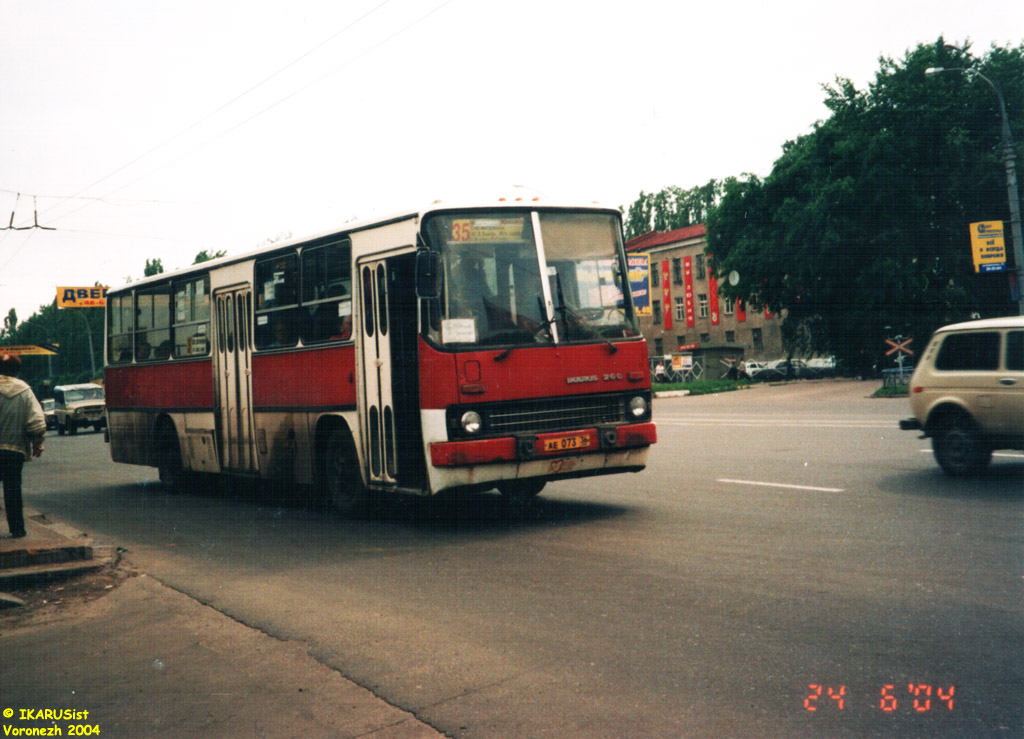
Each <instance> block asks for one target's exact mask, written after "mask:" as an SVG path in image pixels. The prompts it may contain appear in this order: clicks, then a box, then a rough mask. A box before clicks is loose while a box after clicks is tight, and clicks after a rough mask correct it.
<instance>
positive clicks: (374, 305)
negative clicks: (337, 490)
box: [359, 260, 398, 486]
mask: <svg viewBox="0 0 1024 739" xmlns="http://www.w3.org/2000/svg"><path fill="white" fill-rule="evenodd" d="M359 290H360V302H361V311H360V312H361V314H362V320H361V321H360V327H359V339H360V356H361V359H362V380H363V408H362V412H361V418H360V422H361V423H362V427H363V433H362V438H363V452H364V457H363V458H364V459H365V460H366V461H367V462H368V464H367V472H368V478H369V480H370V482H371V483H377V484H382V485H390V486H394V485H395V484H396V482H397V477H398V460H397V458H396V455H397V453H398V446H397V444H396V443H395V409H394V403H393V398H392V384H391V376H392V356H391V330H390V328H391V326H390V311H389V306H390V300H389V296H388V280H387V264H386V262H385V261H383V260H377V261H364V262H360V263H359Z"/></svg>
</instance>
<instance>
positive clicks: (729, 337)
mask: <svg viewBox="0 0 1024 739" xmlns="http://www.w3.org/2000/svg"><path fill="white" fill-rule="evenodd" d="M725 341H726V343H727V344H735V343H736V332H735V331H726V332H725Z"/></svg>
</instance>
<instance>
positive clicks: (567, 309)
mask: <svg viewBox="0 0 1024 739" xmlns="http://www.w3.org/2000/svg"><path fill="white" fill-rule="evenodd" d="M555 310H557V311H562V315H563V316H568V317H570V318H572V322H573V323H574V324H575V325H576V326H578V327H579V328H582V329H585V330H587V331H589V332H590V333H591V335H592V336H594V338H596V339H600V340H601V341H603V342H604V343H605V344H607V345H608V353H609V354H614V353H615V352H617V351H618V350H619V347H617V346H615V344H613V343H612V341H611V339H609V338H608V337H607V336H605V335H604V334H602V333H601V332H600V331H598V330H597V329H596V328H594V327H593V326H591V325H590V323H588V322H587V319H586V318H584V317H583V316H581V315H580V314H579V313H577V312H576V310H575V309H574V308H572V307H571V306H569V305H568V304H566V303H562V304H561V305H556V306H555ZM565 333H566V338H568V333H569V332H568V331H566V332H565Z"/></svg>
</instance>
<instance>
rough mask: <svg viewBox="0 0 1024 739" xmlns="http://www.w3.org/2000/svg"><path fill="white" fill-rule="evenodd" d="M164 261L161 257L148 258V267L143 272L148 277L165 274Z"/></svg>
mask: <svg viewBox="0 0 1024 739" xmlns="http://www.w3.org/2000/svg"><path fill="white" fill-rule="evenodd" d="M163 271H164V263H163V261H162V260H160V259H147V260H146V269H145V271H144V272H143V273H142V274H143V275H145V276H146V277H152V276H153V275H159V274H163Z"/></svg>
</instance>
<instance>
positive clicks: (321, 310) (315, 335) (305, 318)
mask: <svg viewBox="0 0 1024 739" xmlns="http://www.w3.org/2000/svg"><path fill="white" fill-rule="evenodd" d="M351 259H352V245H351V243H350V242H349V241H348V240H345V241H339V242H335V243H332V244H325V245H324V246H317V247H312V248H306V249H304V250H303V251H302V311H301V315H302V324H301V325H300V326H299V331H300V334H301V336H300V338H301V339H302V343H303V344H319V343H322V342H325V341H345V340H347V339H349V338H351V336H352V267H351V261H350V260H351Z"/></svg>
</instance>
